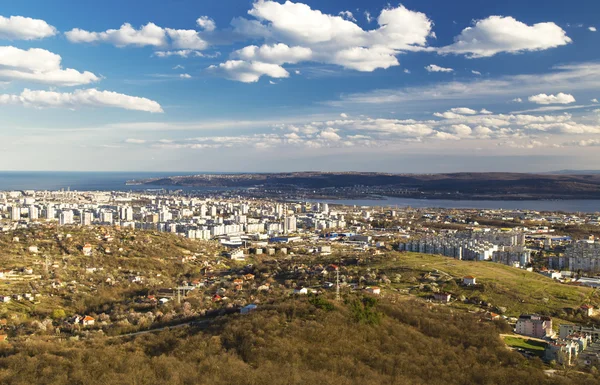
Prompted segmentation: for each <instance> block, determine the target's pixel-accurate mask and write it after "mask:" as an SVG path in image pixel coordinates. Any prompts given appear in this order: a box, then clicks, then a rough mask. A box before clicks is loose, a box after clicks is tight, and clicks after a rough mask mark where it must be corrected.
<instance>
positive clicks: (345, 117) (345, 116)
mask: <svg viewBox="0 0 600 385" xmlns="http://www.w3.org/2000/svg"><path fill="white" fill-rule="evenodd" d="M340 117H342V118H344V119H348V114H346V113H345V112H342V113H341V114H340Z"/></svg>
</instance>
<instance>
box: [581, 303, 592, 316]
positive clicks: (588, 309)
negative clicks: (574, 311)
mask: <svg viewBox="0 0 600 385" xmlns="http://www.w3.org/2000/svg"><path fill="white" fill-rule="evenodd" d="M579 310H581V312H582V313H583V314H584V315H586V316H588V317H591V316H593V315H594V307H593V306H592V305H581V307H580V308H579Z"/></svg>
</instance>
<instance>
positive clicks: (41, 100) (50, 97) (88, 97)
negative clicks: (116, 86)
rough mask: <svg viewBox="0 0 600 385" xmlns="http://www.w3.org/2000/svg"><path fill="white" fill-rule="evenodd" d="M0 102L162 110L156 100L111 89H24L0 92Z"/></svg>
mask: <svg viewBox="0 0 600 385" xmlns="http://www.w3.org/2000/svg"><path fill="white" fill-rule="evenodd" d="M0 104H6V105H22V106H26V107H34V108H69V109H78V108H80V107H115V108H123V109H126V110H133V111H145V112H163V110H162V108H161V106H160V104H158V103H157V102H155V101H153V100H150V99H146V98H140V97H136V96H129V95H124V94H120V93H117V92H111V91H99V90H96V89H93V88H91V89H85V90H75V91H73V92H55V91H32V90H29V89H25V90H24V91H23V92H22V93H21V94H19V95H12V94H4V95H2V94H0Z"/></svg>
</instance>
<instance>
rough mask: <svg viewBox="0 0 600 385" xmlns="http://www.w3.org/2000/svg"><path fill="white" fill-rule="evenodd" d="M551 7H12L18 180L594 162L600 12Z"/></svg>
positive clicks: (1, 85) (8, 118) (13, 149)
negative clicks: (37, 175)
mask: <svg viewBox="0 0 600 385" xmlns="http://www.w3.org/2000/svg"><path fill="white" fill-rule="evenodd" d="M540 4H541V2H540ZM543 5H544V6H543V7H541V6H536V5H535V4H531V3H528V4H523V3H522V2H516V1H505V2H503V3H502V4H497V3H494V4H492V3H490V4H481V3H480V2H475V1H470V0H469V1H462V2H461V3H460V4H458V5H457V4H449V3H448V2H444V1H430V2H427V4H423V2H418V1H404V2H402V3H401V4H400V3H396V2H395V3H387V2H384V1H375V2H369V3H366V2H361V1H350V2H341V1H321V2H317V1H302V2H290V1H288V2H283V1H263V0H259V1H243V2H240V1H222V2H218V3H207V4H205V3H204V2H194V1H185V0H182V1H177V2H169V3H165V2H163V1H154V0H152V1H146V2H144V5H143V7H142V6H137V5H136V4H133V3H129V4H125V5H124V4H123V3H122V2H116V1H113V0H108V1H105V2H103V3H102V5H101V6H100V5H97V4H96V3H95V2H91V1H87V0H86V1H80V2H77V4H72V3H71V2H66V1H55V2H53V3H52V4H51V5H50V4H47V2H42V1H30V2H18V3H10V4H4V5H3V9H2V11H0V114H2V115H1V116H2V117H3V124H2V125H1V126H0V162H2V164H3V167H0V168H2V169H4V170H65V171H69V170H73V171H86V170H94V171H172V170H179V171H182V172H184V171H198V170H209V171H215V172H276V171H299V170H320V171H385V172H453V171H521V172H540V171H553V170H561V169H594V168H595V167H593V163H594V162H597V161H599V160H600V155H598V154H597V148H598V147H599V146H600V103H598V99H600V92H598V91H597V89H598V86H599V85H600V61H598V59H599V55H598V53H597V49H596V47H597V41H598V40H597V39H598V36H599V35H598V33H597V31H596V28H597V27H600V26H598V25H597V24H596V23H597V20H595V19H594V17H593V16H594V15H595V14H597V12H598V11H600V5H599V4H596V3H594V2H592V1H584V2H581V4H577V5H569V6H566V5H564V3H563V2H559V1H549V2H544V3H543ZM67 7H68V12H65V9H66V8H67Z"/></svg>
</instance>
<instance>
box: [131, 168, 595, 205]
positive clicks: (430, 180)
mask: <svg viewBox="0 0 600 385" xmlns="http://www.w3.org/2000/svg"><path fill="white" fill-rule="evenodd" d="M129 183H136V184H147V185H152V186H170V187H174V186H175V187H177V186H181V187H184V186H185V187H240V188H245V187H257V186H259V187H263V188H275V187H277V188H285V189H297V190H304V189H307V190H310V189H342V190H344V189H351V188H354V187H357V186H360V187H361V188H362V189H363V191H362V192H363V193H369V192H370V193H379V194H385V195H389V196H394V195H396V194H401V195H402V196H414V197H421V198H433V199H435V198H445V199H450V198H451V199H598V198H600V174H597V173H595V174H589V175H587V174H521V173H450V174H387V173H360V172H345V173H334V172H327V173H326V172H295V173H274V174H201V175H195V176H173V177H168V178H155V179H147V180H139V181H129ZM338 193H339V194H342V195H343V194H344V193H345V192H344V191H338Z"/></svg>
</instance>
